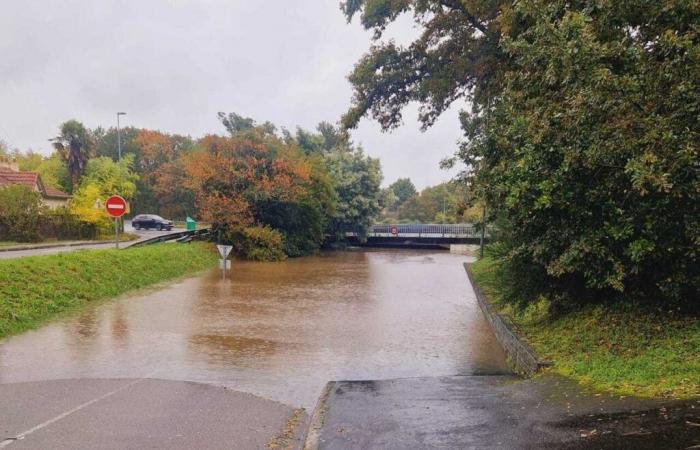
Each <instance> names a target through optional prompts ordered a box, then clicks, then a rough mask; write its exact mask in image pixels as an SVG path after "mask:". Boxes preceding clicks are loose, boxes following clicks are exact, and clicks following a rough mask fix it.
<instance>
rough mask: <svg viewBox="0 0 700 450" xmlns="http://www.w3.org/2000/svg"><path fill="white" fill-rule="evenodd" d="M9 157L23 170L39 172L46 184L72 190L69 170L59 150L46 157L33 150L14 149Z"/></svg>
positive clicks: (67, 190)
mask: <svg viewBox="0 0 700 450" xmlns="http://www.w3.org/2000/svg"><path fill="white" fill-rule="evenodd" d="M8 159H9V160H12V161H14V162H15V163H16V164H17V166H18V168H19V170H20V171H22V172H36V173H38V174H39V177H40V178H41V182H42V183H43V184H44V186H49V187H52V188H55V189H58V190H60V191H63V192H71V189H72V186H71V183H70V177H69V176H68V170H67V169H66V166H65V165H64V164H63V161H61V156H60V155H59V154H58V153H57V152H54V153H53V154H52V155H50V156H48V157H46V156H44V155H42V154H41V153H37V152H34V151H32V150H29V151H27V152H20V151H19V150H13V151H12V152H11V154H9V155H8Z"/></svg>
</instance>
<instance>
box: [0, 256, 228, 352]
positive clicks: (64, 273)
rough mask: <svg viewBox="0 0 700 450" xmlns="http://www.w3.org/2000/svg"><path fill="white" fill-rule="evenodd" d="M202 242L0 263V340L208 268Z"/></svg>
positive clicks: (210, 259) (211, 260)
mask: <svg viewBox="0 0 700 450" xmlns="http://www.w3.org/2000/svg"><path fill="white" fill-rule="evenodd" d="M216 259H217V256H216V252H215V251H213V250H212V248H211V246H210V245H208V244H204V243H192V244H189V245H181V244H159V245H151V246H146V247H139V248H133V249H127V250H88V251H78V252H71V253H63V254H58V255H50V256H33V257H28V258H18V259H9V260H0V338H2V337H4V336H8V335H10V334H15V333H19V332H21V331H24V330H27V329H30V328H33V327H36V326H38V325H40V324H42V323H43V322H45V321H47V320H48V319H50V318H51V317H53V316H55V315H57V314H59V313H62V312H64V311H70V310H73V309H76V308H79V307H80V306H82V305H85V304H87V303H89V302H94V301H97V300H102V299H107V298H110V297H115V296H118V295H120V294H123V293H125V292H128V291H131V290H134V289H138V288H143V287H146V286H150V285H152V284H155V283H158V282H161V281H165V280H169V279H173V278H177V277H181V276H183V275H188V274H192V273H196V272H198V271H201V270H203V269H205V268H207V267H211V266H213V265H214V264H215V263H216Z"/></svg>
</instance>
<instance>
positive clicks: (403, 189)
mask: <svg viewBox="0 0 700 450" xmlns="http://www.w3.org/2000/svg"><path fill="white" fill-rule="evenodd" d="M468 194H469V192H468V191H467V187H466V185H465V184H464V183H459V182H455V181H451V182H446V183H440V184H437V185H435V186H429V187H426V188H425V189H423V190H422V191H420V192H418V190H416V187H415V185H414V184H413V182H412V181H411V179H410V178H399V179H398V180H396V181H395V182H393V183H392V184H391V185H389V186H388V187H386V188H384V189H382V193H381V200H382V214H381V222H383V223H387V224H389V223H480V222H481V220H482V211H483V206H482V204H480V203H479V202H474V201H473V199H472V197H471V196H470V195H468Z"/></svg>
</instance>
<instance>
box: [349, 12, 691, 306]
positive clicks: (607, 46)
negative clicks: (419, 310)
mask: <svg viewBox="0 0 700 450" xmlns="http://www.w3.org/2000/svg"><path fill="white" fill-rule="evenodd" d="M343 7H344V10H345V12H346V14H347V16H348V18H351V17H352V16H353V15H354V14H357V13H360V14H361V15H362V18H361V20H362V23H363V25H364V26H365V27H367V28H371V29H374V30H375V33H376V36H377V38H379V37H381V34H382V31H383V30H384V28H385V27H386V25H387V24H389V23H391V22H392V21H394V20H395V19H396V17H397V16H398V15H399V14H401V13H404V12H406V13H412V14H413V16H414V19H415V21H416V23H417V24H418V26H420V27H421V28H422V30H423V33H422V34H421V36H420V37H419V38H418V39H416V41H415V42H413V43H412V44H411V45H410V46H408V47H407V48H404V47H400V46H398V45H396V44H394V43H386V44H383V43H378V44H377V45H375V46H374V47H372V49H371V50H370V52H369V54H368V55H366V56H365V57H363V58H362V59H361V60H360V61H359V63H358V64H357V66H356V68H355V70H354V71H353V73H352V74H351V76H350V81H351V82H352V83H353V85H354V88H355V96H354V99H353V107H352V108H351V109H350V111H348V113H347V114H346V115H345V117H344V124H345V125H346V126H348V127H353V126H356V125H357V123H358V121H359V119H360V118H361V117H362V116H363V115H365V114H371V115H372V116H373V117H374V118H376V119H377V120H378V121H379V122H380V124H381V125H382V127H383V128H385V129H390V128H392V127H395V126H397V125H398V124H400V122H401V110H402V108H403V107H404V106H405V105H406V104H407V103H409V102H411V101H417V102H419V103H420V104H421V106H422V108H421V114H420V120H421V122H422V124H423V126H424V127H425V126H430V125H431V124H432V123H433V122H434V120H435V119H436V118H437V117H438V116H439V114H441V113H442V112H443V111H444V110H445V109H446V108H447V107H448V106H449V105H450V104H451V103H452V102H453V101H455V100H457V99H460V98H462V97H465V96H468V98H469V100H470V103H471V106H472V107H471V110H469V111H465V112H463V113H462V116H461V118H462V124H463V128H464V131H465V134H466V138H467V139H466V140H465V142H464V144H463V145H462V147H461V149H460V151H459V153H458V157H459V158H460V159H461V160H462V161H463V162H464V163H465V164H466V166H467V167H468V168H469V172H468V173H466V174H465V176H464V179H465V180H466V181H467V183H469V186H470V189H471V191H472V192H473V193H474V194H476V195H479V196H480V197H482V198H485V199H486V201H487V203H488V206H489V211H491V217H492V218H494V219H496V220H497V221H498V226H499V228H500V231H501V233H500V234H501V239H502V240H503V248H502V250H503V251H502V253H501V255H502V256H501V258H502V260H503V263H504V264H510V265H511V267H513V268H517V269H518V270H513V271H512V280H511V282H512V283H514V287H516V288H517V286H518V285H519V284H522V285H523V286H528V285H530V284H532V280H529V279H528V278H530V277H531V276H532V274H533V273H534V274H535V275H536V276H537V277H538V278H537V280H536V283H535V284H536V285H538V286H540V288H541V290H540V291H539V292H538V291H537V290H534V289H533V290H530V289H525V290H526V291H527V292H528V295H524V296H523V301H524V302H536V301H537V299H538V298H539V295H540V294H545V295H546V296H547V297H548V298H549V299H550V300H551V301H553V302H555V303H556V304H560V305H562V306H565V305H566V304H567V303H577V304H581V303H587V302H592V301H602V300H603V299H617V300H624V301H632V300H641V301H648V302H656V303H660V302H666V303H674V304H681V303H684V304H685V305H687V306H690V307H694V308H700V305H699V304H698V303H697V300H698V298H700V261H699V260H698V259H699V256H698V248H700V245H699V244H700V221H698V217H700V198H698V196H699V195H700V182H699V179H698V176H699V173H700V172H698V170H697V168H698V164H699V159H698V158H699V157H698V155H699V152H698V142H700V139H698V138H699V137H700V136H699V134H700V128H699V123H700V122H698V111H700V89H698V82H699V81H700V43H699V39H698V27H699V25H700V22H699V21H700V4H698V3H697V2H686V1H678V2H675V1H658V2H648V1H645V0H632V1H626V2H612V1H603V2H592V1H575V2H564V1H547V0H525V1H518V2H515V1H498V2H490V1H479V0H477V1H469V2H445V1H438V0H432V1H430V0H428V1H424V0H407V1H401V2H395V1H390V0H378V1H374V0H352V1H348V2H347V3H345V4H344V6H343ZM525 267H531V268H532V269H531V270H524V268H525Z"/></svg>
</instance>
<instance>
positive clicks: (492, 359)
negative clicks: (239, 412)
mask: <svg viewBox="0 0 700 450" xmlns="http://www.w3.org/2000/svg"><path fill="white" fill-rule="evenodd" d="M465 260H466V257H464V256H458V255H452V254H449V253H445V252H429V251H408V250H398V251H368V252H332V253H325V254H322V255H320V256H316V257H309V258H300V259H295V260H290V261H286V262H283V263H271V264H263V263H244V262H235V263H234V264H233V270H232V271H231V274H230V277H229V279H227V280H226V281H222V280H221V272H219V271H217V270H212V271H211V272H210V273H208V274H206V275H204V276H201V277H198V278H191V279H187V280H184V281H181V282H177V283H175V284H171V285H169V286H167V287H165V288H162V289H158V290H152V291H150V292H143V293H139V294H137V295H132V296H129V297H125V298H121V299H118V300H116V301H111V302H106V303H103V304H100V305H95V306H91V307H88V308H87V309H84V310H82V311H81V312H79V313H77V314H74V315H71V316H70V317H66V318H64V319H62V320H59V321H56V322H53V323H51V324H49V325H47V326H44V327H43V328H40V329H38V330H36V331H31V332H28V333H25V334H23V335H20V336H16V337H13V338H10V339H7V340H5V341H1V342H0V382H1V383H11V382H20V381H34V380H44V379H60V378H94V377H97V378H114V377H154V378H163V379H176V380H192V381H199V382H207V383H214V384H218V385H225V386H229V387H231V388H233V389H237V390H242V391H247V392H251V393H254V394H257V395H261V396H263V397H266V398H271V399H273V400H278V401H281V402H284V403H287V404H290V405H293V406H304V407H306V408H311V407H313V405H314V402H315V400H316V398H317V396H318V393H319V392H320V391H321V389H322V387H323V385H324V384H325V382H326V381H328V380H355V379H386V378H397V377H419V376H439V375H454V374H471V373H491V372H501V371H505V370H506V366H505V359H504V355H503V353H502V351H501V350H500V348H499V346H498V345H497V343H496V341H495V338H494V337H493V335H492V334H491V332H490V330H489V328H488V325H487V324H486V322H485V321H484V319H483V317H482V315H481V312H480V311H479V308H478V305H477V304H476V301H475V298H474V294H473V292H472V290H471V288H470V287H469V285H468V281H467V278H466V274H465V272H464V269H463V267H462V263H463V262H464V261H465Z"/></svg>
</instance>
